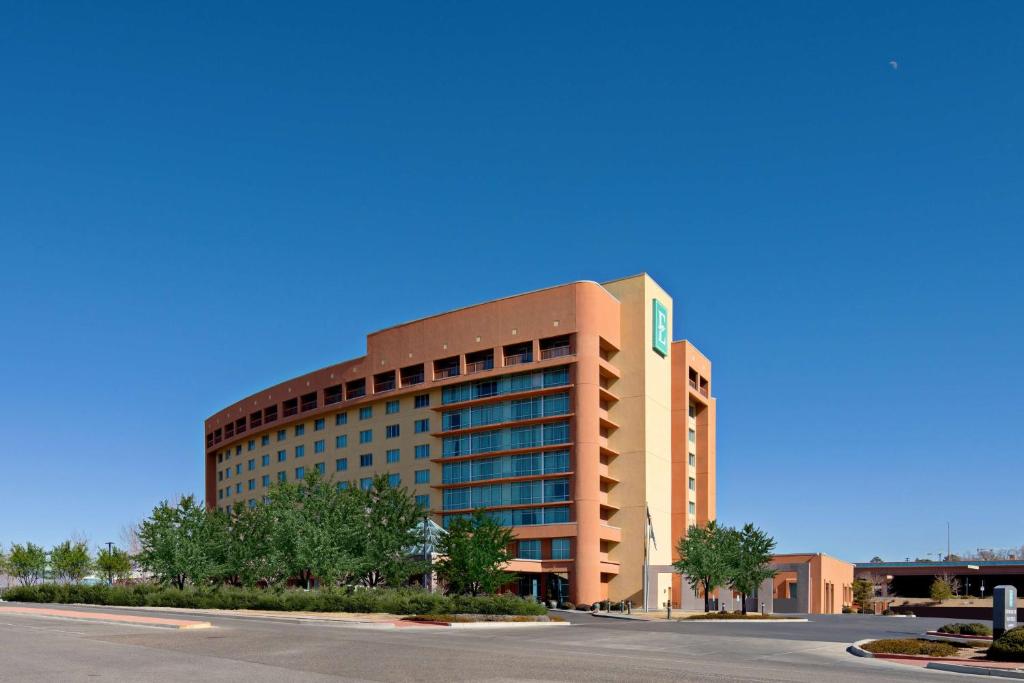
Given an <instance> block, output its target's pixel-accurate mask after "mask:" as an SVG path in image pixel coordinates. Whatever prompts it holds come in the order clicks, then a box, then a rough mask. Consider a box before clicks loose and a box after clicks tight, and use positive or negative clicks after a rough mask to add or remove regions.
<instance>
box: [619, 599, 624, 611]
mask: <svg viewBox="0 0 1024 683" xmlns="http://www.w3.org/2000/svg"><path fill="white" fill-rule="evenodd" d="M625 613H626V603H624V602H623V601H622V600H619V614H625Z"/></svg>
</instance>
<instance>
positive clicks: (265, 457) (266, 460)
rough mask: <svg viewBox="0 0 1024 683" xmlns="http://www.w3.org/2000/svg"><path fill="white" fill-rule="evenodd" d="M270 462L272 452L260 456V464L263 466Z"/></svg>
mask: <svg viewBox="0 0 1024 683" xmlns="http://www.w3.org/2000/svg"><path fill="white" fill-rule="evenodd" d="M269 464H270V454H269V453H264V454H263V457H261V458H260V465H261V466H263V467H266V466H267V465H269Z"/></svg>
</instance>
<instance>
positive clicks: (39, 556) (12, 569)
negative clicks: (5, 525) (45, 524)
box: [7, 543, 46, 586]
mask: <svg viewBox="0 0 1024 683" xmlns="http://www.w3.org/2000/svg"><path fill="white" fill-rule="evenodd" d="M7 571H8V572H9V573H10V575H11V576H13V577H14V578H16V579H17V580H18V583H20V584H21V585H22V586H30V585H32V584H34V583H37V582H38V581H39V580H40V579H42V578H43V577H44V576H46V551H45V550H43V548H42V547H40V546H38V545H36V544H35V543H26V544H25V545H21V544H19V543H14V544H12V545H11V554H10V555H9V556H8V557H7Z"/></svg>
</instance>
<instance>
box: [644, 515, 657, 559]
mask: <svg viewBox="0 0 1024 683" xmlns="http://www.w3.org/2000/svg"><path fill="white" fill-rule="evenodd" d="M645 509H646V511H647V533H648V534H649V535H650V539H651V543H653V544H654V549H655V550H657V549H658V539H656V538H655V537H654V522H652V521H651V508H650V507H646V506H645Z"/></svg>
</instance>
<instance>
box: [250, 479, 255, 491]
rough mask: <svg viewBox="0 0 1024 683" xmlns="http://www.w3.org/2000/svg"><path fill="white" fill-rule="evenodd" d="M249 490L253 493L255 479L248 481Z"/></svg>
mask: <svg viewBox="0 0 1024 683" xmlns="http://www.w3.org/2000/svg"><path fill="white" fill-rule="evenodd" d="M249 490H250V491H255V490H256V480H255V479H250V480H249Z"/></svg>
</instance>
